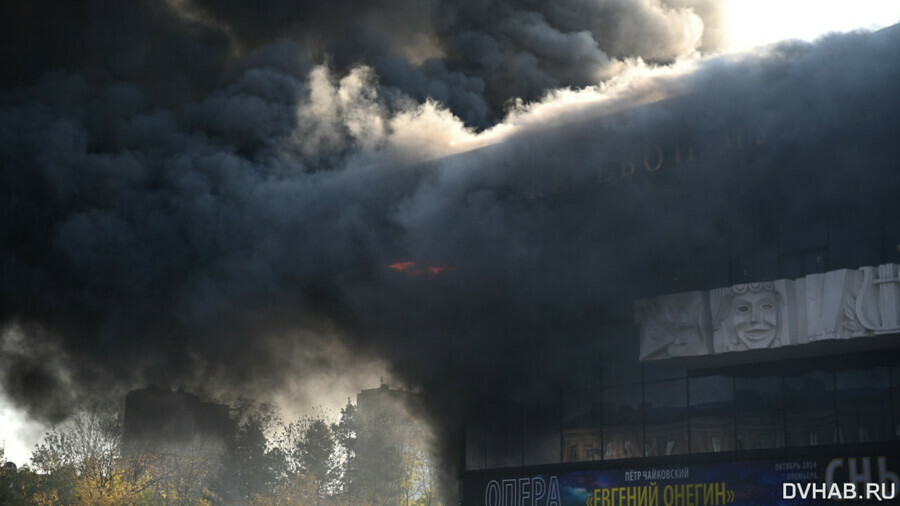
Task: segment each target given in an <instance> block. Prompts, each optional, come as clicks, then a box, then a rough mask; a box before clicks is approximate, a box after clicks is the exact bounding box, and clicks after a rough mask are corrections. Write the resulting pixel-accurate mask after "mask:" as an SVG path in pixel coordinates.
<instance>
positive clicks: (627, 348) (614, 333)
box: [602, 322, 641, 386]
mask: <svg viewBox="0 0 900 506" xmlns="http://www.w3.org/2000/svg"><path fill="white" fill-rule="evenodd" d="M604 329H605V332H606V334H607V335H606V336H604V340H603V358H602V363H603V385H604V386H611V385H622V384H626V383H640V381H641V363H640V361H639V360H638V358H639V354H640V349H639V347H640V339H639V337H638V329H637V326H636V325H633V324H630V323H628V322H610V323H607V324H606V325H604Z"/></svg>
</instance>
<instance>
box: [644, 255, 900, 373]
mask: <svg viewBox="0 0 900 506" xmlns="http://www.w3.org/2000/svg"><path fill="white" fill-rule="evenodd" d="M635 319H636V321H637V323H638V324H640V327H641V332H640V336H641V337H640V339H641V351H640V358H641V360H663V359H668V358H678V357H697V356H704V355H717V354H723V353H731V352H739V351H747V350H760V349H773V348H781V347H785V346H793V345H803V344H808V343H813V342H818V341H827V340H840V339H844V340H846V339H855V338H859V337H866V336H874V335H881V334H892V333H898V332H900V266H898V265H897V264H885V265H881V266H878V267H862V268H860V269H858V270H852V269H841V270H836V271H831V272H826V273H824V274H811V275H809V276H806V277H803V278H799V279H796V280H788V279H781V280H777V281H767V282H761V283H748V284H741V285H734V286H730V287H726V288H716V289H714V290H711V291H710V292H686V293H678V294H673V295H663V296H660V297H654V298H652V299H645V300H639V301H637V302H635Z"/></svg>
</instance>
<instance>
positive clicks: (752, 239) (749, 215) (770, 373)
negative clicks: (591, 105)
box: [460, 30, 900, 506]
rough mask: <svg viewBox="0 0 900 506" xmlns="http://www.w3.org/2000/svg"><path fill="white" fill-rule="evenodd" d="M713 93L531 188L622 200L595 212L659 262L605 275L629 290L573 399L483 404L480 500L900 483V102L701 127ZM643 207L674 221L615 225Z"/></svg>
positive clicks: (615, 304) (474, 426) (605, 319)
mask: <svg viewBox="0 0 900 506" xmlns="http://www.w3.org/2000/svg"><path fill="white" fill-rule="evenodd" d="M896 31H897V30H894V32H896ZM874 36H877V37H887V36H888V35H885V34H881V35H879V34H875V35H874ZM890 36H891V37H895V38H896V35H890ZM739 98H740V97H739ZM704 107H706V106H705V105H704V97H696V96H688V97H681V98H679V99H674V100H670V101H667V102H664V103H659V104H653V105H649V106H645V107H643V108H641V109H640V110H638V111H634V112H633V113H632V114H633V115H634V116H635V117H664V118H668V119H666V120H659V121H656V122H655V123H653V124H652V125H653V126H654V128H653V129H649V130H640V129H638V128H635V129H632V131H631V132H632V133H631V135H632V136H636V137H639V138H640V139H639V140H638V141H629V142H623V143H620V144H622V145H628V146H635V145H637V146H638V147H637V148H633V147H632V148H629V149H631V150H632V151H633V152H634V153H633V155H628V153H625V154H624V155H619V156H620V157H621V158H622V160H623V161H622V162H621V163H610V164H608V165H606V166H604V167H601V168H598V169H597V170H598V171H599V172H597V174H598V177H597V178H596V179H594V180H593V181H581V182H580V183H579V184H573V185H570V186H569V187H565V184H563V187H562V188H559V187H554V188H552V189H551V188H549V187H547V188H542V189H541V188H539V189H537V190H535V191H532V193H531V195H530V196H531V197H532V198H534V197H535V196H537V197H536V198H538V199H544V200H548V199H572V198H585V197H584V195H585V194H590V193H593V194H594V195H595V196H596V197H595V198H596V199H597V200H599V201H602V200H603V199H604V198H605V197H609V196H610V195H614V196H615V197H614V198H615V204H616V205H615V206H613V205H610V206H609V209H606V208H604V205H603V204H602V203H601V204H597V211H596V214H595V216H593V217H592V219H591V220H590V221H589V222H588V223H587V224H586V225H585V226H592V227H598V228H600V229H601V230H602V231H603V233H604V237H605V238H606V239H607V240H609V241H613V242H616V243H620V244H622V247H621V249H622V251H624V252H631V251H638V250H640V251H643V252H644V253H642V254H643V256H642V257H640V258H642V259H647V258H654V259H653V260H652V261H647V262H645V263H644V265H643V266H642V268H641V269H634V268H633V267H631V266H630V265H629V263H628V261H629V259H628V258H627V253H625V254H623V255H622V258H621V262H620V264H618V265H609V266H607V267H605V268H606V269H607V270H608V274H607V279H608V280H609V286H610V287H611V288H610V289H611V290H615V292H616V293H615V296H614V297H612V299H614V300H613V301H612V302H607V301H604V303H603V309H602V311H598V312H597V315H596V321H595V323H594V334H593V337H590V336H580V337H578V339H580V340H581V343H582V344H581V345H580V348H579V350H580V351H579V353H578V354H577V355H576V354H573V356H571V357H568V358H565V357H564V359H563V361H565V360H569V363H570V364H571V371H570V372H568V373H567V374H568V376H567V377H566V378H564V381H560V384H561V385H562V386H560V387H557V388H556V390H555V393H554V395H552V396H550V397H549V398H541V399H539V400H534V399H530V398H528V396H518V397H515V396H513V397H506V398H496V399H489V400H487V401H485V402H481V403H478V404H477V405H473V406H471V407H470V408H469V411H468V412H467V414H466V417H467V420H466V426H467V430H466V438H465V444H464V446H465V448H464V454H465V458H464V462H462V463H461V467H462V468H463V470H462V471H461V473H460V477H461V481H460V482H461V494H460V496H461V502H462V504H466V505H479V506H480V505H485V506H499V505H504V506H507V505H514V504H515V505H525V504H527V505H538V504H540V505H542V506H543V505H548V506H549V505H554V504H555V505H567V504H580V505H584V504H587V505H597V506H600V505H611V504H629V505H631V504H667V505H672V504H681V505H687V504H690V505H700V504H735V505H739V504H748V505H749V504H831V503H833V502H834V501H835V500H836V499H837V497H838V496H835V495H831V496H828V494H827V493H826V494H825V495H823V494H821V493H819V494H814V495H811V494H804V495H803V497H801V495H800V492H799V491H800V490H802V489H803V487H805V486H817V487H819V486H825V485H828V486H829V487H830V486H831V485H832V484H835V483H837V484H838V485H839V486H841V487H843V486H844V484H845V483H850V484H853V485H854V486H855V487H856V489H857V490H859V491H862V490H864V489H865V487H867V486H872V487H875V486H878V487H883V488H879V489H878V490H879V492H884V493H885V494H890V492H891V490H892V488H894V489H900V478H898V476H900V341H898V339H900V194H898V192H897V191H896V190H898V189H900V184H898V177H897V174H898V172H900V169H898V167H900V166H898V163H900V156H898V155H900V153H898V148H897V147H896V142H895V140H896V139H897V135H898V131H897V129H896V128H894V127H890V126H889V125H890V124H892V122H893V120H892V118H893V115H894V114H895V112H896V111H895V109H893V108H896V100H893V101H892V102H890V105H888V106H886V108H885V109H882V110H879V109H878V107H875V106H872V105H871V104H870V105H866V104H865V103H861V104H858V107H857V105H854V106H852V107H851V106H848V108H847V109H845V110H843V112H842V113H841V114H839V115H829V111H826V110H825V109H822V108H817V107H811V108H810V110H809V111H807V112H806V113H804V115H799V116H795V117H791V118H780V119H779V121H780V122H779V123H777V124H776V122H772V121H769V120H767V121H769V123H768V125H767V126H765V127H763V126H761V125H762V124H763V123H764V122H762V121H760V120H759V116H758V115H759V114H760V113H759V111H758V110H745V111H743V112H741V113H740V114H735V115H734V117H733V118H730V119H729V120H728V121H725V122H724V123H722V124H726V125H727V127H725V128H723V127H716V128H714V129H710V130H704V129H703V128H692V127H690V125H693V124H695V122H693V121H689V122H685V123H684V124H687V125H688V128H682V127H683V125H682V124H681V123H679V120H678V119H677V118H678V117H679V116H681V115H682V114H688V112H687V111H692V112H691V113H690V114H692V115H693V117H694V118H696V117H697V113H696V111H697V110H703V108H704ZM823 107H824V106H823ZM892 107H893V108H892ZM703 114H705V113H700V116H702V115H703ZM626 116H627V114H626ZM776 116H777V114H776ZM706 117H709V118H713V114H712V113H709V114H707V115H706ZM673 118H674V119H673ZM604 121H606V122H612V121H622V117H621V115H620V116H619V117H617V118H614V119H607V120H598V124H600V125H602V124H603V122H604ZM710 121H712V120H710ZM848 124H852V125H854V128H846V127H847V125H848ZM680 125H681V126H680ZM773 125H774V126H773ZM597 130H598V131H603V128H602V127H597ZM671 131H675V132H677V133H671ZM666 132H669V133H666ZM623 135H624V134H623ZM891 139H894V140H891ZM613 142H614V141H610V143H613ZM597 149H603V143H601V142H598V148H597ZM886 188H887V189H890V190H887V189H886ZM610 199H612V197H610ZM641 206H645V207H646V206H649V207H653V208H654V209H655V212H656V213H657V214H658V216H659V219H660V221H667V223H670V225H667V226H666V227H659V228H655V229H652V230H651V229H644V230H636V229H633V228H629V227H627V226H617V224H616V220H619V221H627V220H628V216H627V210H628V209H637V208H639V207H641ZM623 210H625V211H626V215H618V216H617V215H616V213H622V212H623ZM699 231H703V232H702V233H701V232H699ZM679 237H680V238H681V239H679ZM641 248H643V249H641ZM647 249H655V250H657V251H659V254H658V255H657V256H656V257H653V256H652V255H649V254H646V250H647ZM598 305H599V304H598ZM547 349H548V350H550V351H549V352H548V353H553V346H552V344H548V345H547ZM842 490H843V489H842ZM829 491H830V489H829ZM860 493H862V492H860ZM896 493H898V494H900V490H897V491H896ZM791 494H794V495H793V496H792V495H791ZM886 497H889V495H888V496H886ZM894 497H897V496H894ZM869 500H871V502H878V501H877V500H875V499H872V498H869ZM893 500H900V499H893ZM862 503H867V502H865V500H864V501H863V502H862Z"/></svg>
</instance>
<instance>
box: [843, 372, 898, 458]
mask: <svg viewBox="0 0 900 506" xmlns="http://www.w3.org/2000/svg"><path fill="white" fill-rule="evenodd" d="M835 379H836V381H837V421H838V434H837V440H838V443H866V442H869V441H884V440H886V439H889V438H890V437H891V392H890V381H891V380H890V373H889V372H888V368H887V367H875V368H872V369H856V370H850V371H838V372H837V374H836V377H835Z"/></svg>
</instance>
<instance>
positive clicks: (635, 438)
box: [603, 384, 644, 459]
mask: <svg viewBox="0 0 900 506" xmlns="http://www.w3.org/2000/svg"><path fill="white" fill-rule="evenodd" d="M641 403H642V395H641V385H640V384H637V385H625V386H620V387H610V388H604V389H603V458H604V459H627V458H634V457H642V456H643V450H644V437H643V435H644V423H643V416H642V413H641Z"/></svg>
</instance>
